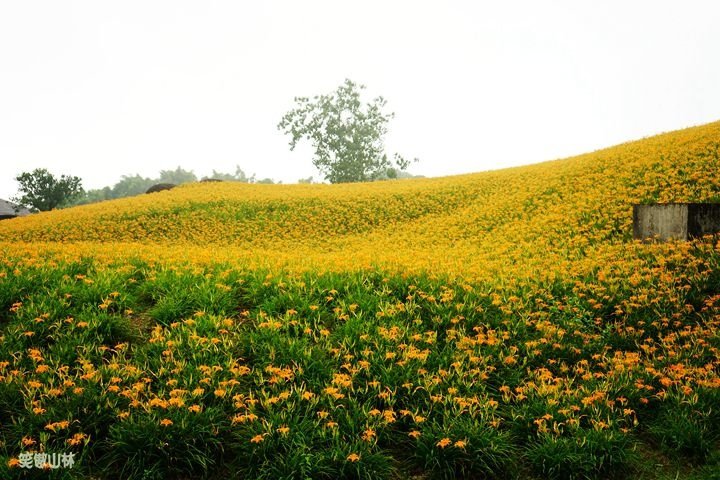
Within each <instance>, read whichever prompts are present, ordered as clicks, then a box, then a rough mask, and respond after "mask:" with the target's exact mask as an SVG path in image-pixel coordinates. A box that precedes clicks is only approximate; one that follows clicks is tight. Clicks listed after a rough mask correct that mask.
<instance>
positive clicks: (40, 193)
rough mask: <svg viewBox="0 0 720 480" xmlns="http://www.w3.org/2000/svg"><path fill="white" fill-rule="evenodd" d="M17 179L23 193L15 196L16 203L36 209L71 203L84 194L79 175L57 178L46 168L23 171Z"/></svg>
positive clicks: (40, 209) (46, 208)
mask: <svg viewBox="0 0 720 480" xmlns="http://www.w3.org/2000/svg"><path fill="white" fill-rule="evenodd" d="M15 180H17V182H18V183H19V184H20V186H19V187H18V190H19V192H20V193H21V195H19V196H17V197H15V198H13V201H15V203H18V204H20V205H23V206H25V207H28V208H30V209H31V210H35V211H38V210H39V211H41V212H43V211H47V210H52V209H53V208H57V207H61V206H64V205H67V204H69V203H71V202H72V201H73V200H74V199H76V198H77V197H79V196H81V195H82V194H83V188H82V181H81V179H80V178H79V177H74V176H71V175H61V176H60V178H56V177H55V176H54V175H53V174H52V173H50V172H49V171H48V170H46V169H44V168H36V169H35V170H33V171H32V172H23V173H21V174H20V175H18V176H17V177H15Z"/></svg>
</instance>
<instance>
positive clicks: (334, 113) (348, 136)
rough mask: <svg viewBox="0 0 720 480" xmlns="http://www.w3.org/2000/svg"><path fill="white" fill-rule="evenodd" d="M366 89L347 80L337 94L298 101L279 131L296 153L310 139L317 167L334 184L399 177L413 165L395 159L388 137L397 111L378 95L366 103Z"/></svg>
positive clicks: (396, 156)
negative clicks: (363, 93) (387, 148)
mask: <svg viewBox="0 0 720 480" xmlns="http://www.w3.org/2000/svg"><path fill="white" fill-rule="evenodd" d="M363 89H365V86H364V85H358V84H356V83H354V82H352V81H351V80H348V79H346V80H345V82H344V83H343V84H342V85H340V86H339V87H338V88H337V90H336V91H335V92H332V93H330V94H328V95H319V96H315V97H313V98H312V100H311V99H309V98H307V97H295V103H296V108H294V109H292V110H290V111H289V112H288V113H286V114H285V115H284V116H283V117H282V120H281V121H280V123H279V124H278V129H279V130H282V131H283V132H284V133H285V134H288V135H290V137H291V138H290V150H294V149H295V147H296V145H297V143H298V142H299V141H300V140H302V139H307V140H309V141H310V142H311V143H312V146H313V148H314V150H315V155H314V158H313V164H314V165H315V167H316V168H317V169H318V170H319V171H320V173H321V174H322V175H323V176H324V177H325V180H327V181H329V182H331V183H342V182H363V181H369V180H377V179H379V178H383V177H384V178H388V177H391V176H393V172H394V171H395V169H396V168H397V169H399V170H405V169H406V168H407V167H408V165H409V162H408V161H407V160H405V159H404V158H403V157H401V156H400V155H398V154H397V153H396V154H395V155H394V156H393V159H389V158H388V156H387V154H386V153H385V145H384V136H385V134H386V133H387V124H388V122H389V121H390V120H391V119H392V118H393V117H394V115H395V114H394V113H385V112H384V111H383V109H384V108H385V106H386V104H387V102H386V101H385V99H384V98H383V97H377V98H375V99H373V100H372V101H371V102H369V103H363V102H362V100H361V98H360V96H361V95H360V94H361V91H362V90H363Z"/></svg>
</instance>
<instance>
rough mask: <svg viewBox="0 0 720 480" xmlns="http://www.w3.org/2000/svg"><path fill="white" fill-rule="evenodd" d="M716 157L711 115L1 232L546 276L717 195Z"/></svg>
mask: <svg viewBox="0 0 720 480" xmlns="http://www.w3.org/2000/svg"><path fill="white" fill-rule="evenodd" d="M719 165H720V122H716V123H712V124H709V125H705V126H701V127H694V128H688V129H686V130H681V131H677V132H672V133H667V134H663V135H659V136H655V137H652V138H647V139H643V140H639V141H635V142H630V143H626V144H623V145H619V146H616V147H612V148H608V149H605V150H601V151H597V152H594V153H589V154H585V155H581V156H578V157H573V158H569V159H564V160H557V161H550V162H545V163H541V164H536V165H531V166H524V167H517V168H509V169H504V170H499V171H491V172H483V173H477V174H470V175H462V176H453V177H444V178H432V179H413V180H402V181H387V182H376V183H361V184H344V185H252V184H240V183H230V182H225V183H198V184H191V185H186V186H182V187H179V188H176V189H175V190H172V191H169V192H161V193H156V194H152V195H142V196H138V197H134V198H129V199H120V200H115V201H107V202H102V203H98V204H94V205H87V206H80V207H74V208H70V209H66V210H58V211H53V212H49V213H41V214H37V215H33V216H30V217H26V218H20V219H16V220H13V221H6V222H2V223H0V240H1V241H4V242H61V243H63V244H70V243H76V242H90V243H91V246H89V247H88V246H87V245H82V246H81V247H80V249H81V250H82V251H87V249H88V248H90V250H93V249H95V248H97V247H98V246H102V245H104V244H108V243H113V244H114V243H116V242H121V243H122V244H126V245H125V246H123V247H119V248H120V249H127V250H128V251H130V252H132V253H133V254H136V253H139V252H140V253H141V252H142V251H144V250H152V251H153V252H155V251H158V252H162V253H163V255H179V256H187V257H190V258H191V259H195V260H210V259H213V260H227V259H238V260H250V261H251V262H253V263H261V264H268V265H271V266H272V265H286V264H290V265H293V266H301V267H304V268H318V267H319V268H343V269H353V268H356V267H366V266H370V265H385V266H392V267H397V268H400V269H404V270H412V271H416V270H417V269H430V270H436V269H441V270H442V271H443V272H447V273H458V274H467V275H470V276H477V275H480V276H485V275H486V274H488V273H491V274H492V273H496V272H498V271H507V269H511V268H512V266H513V265H518V264H522V265H521V266H520V268H521V269H522V272H520V273H526V272H528V271H537V272H541V271H542V272H546V271H547V268H546V266H547V265H558V264H563V263H564V262H567V261H574V260H577V259H579V258H582V257H586V256H588V254H590V253H592V254H597V253H601V252H604V251H605V250H606V249H607V247H608V246H611V245H617V244H627V243H628V241H629V240H630V239H631V232H632V228H631V226H632V223H631V222H632V204H633V203H644V202H686V201H713V200H720V168H718V166H719ZM138 244H141V245H143V246H142V247H139V246H138ZM210 245H212V246H210ZM153 246H158V247H159V248H157V249H155V248H153ZM168 246H171V248H169V249H168ZM176 246H179V247H180V248H179V249H175V248H173V247H176ZM209 246H210V247H209ZM66 247H67V245H66V246H65V247H63V248H64V249H65V248H66ZM206 247H209V248H206ZM50 248H52V246H51V247H50ZM100 250H101V251H102V250H103V249H102V248H100ZM598 250H599V251H601V252H598ZM112 252H113V254H116V253H117V247H116V246H113V247H112ZM528 269H530V270H528Z"/></svg>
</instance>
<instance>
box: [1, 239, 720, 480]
mask: <svg viewBox="0 0 720 480" xmlns="http://www.w3.org/2000/svg"><path fill="white" fill-rule="evenodd" d="M703 255H707V256H706V258H705V260H704V261H703V262H700V263H697V262H696V263H683V262H678V263H677V264H675V265H670V266H667V265H665V266H664V268H669V269H670V272H671V273H672V274H673V277H672V278H673V280H672V281H670V282H669V283H666V282H665V281H664V280H662V279H661V278H657V279H655V280H644V282H645V283H641V284H636V285H629V284H627V283H623V282H619V280H620V279H618V278H606V279H598V278H593V277H588V278H585V279H583V281H582V282H575V281H573V282H567V283H564V282H562V281H556V282H554V283H549V284H526V285H518V286H514V287H512V288H505V289H502V288H499V287H497V286H492V285H484V284H475V285H468V284H465V283H463V282H461V281H449V280H447V279H442V278H433V277H430V276H421V277H414V278H404V277H402V276H392V277H386V276H385V274H384V273H383V272H381V271H367V272H360V273H353V274H351V273H347V274H325V275H313V274H303V275H299V274H298V275H289V274H281V273H277V272H259V271H243V270H240V269H236V268H231V267H229V266H225V265H215V266H208V267H194V266H182V265H170V266H160V265H150V264H147V263H143V262H140V261H132V262H129V263H126V264H118V265H100V264H98V263H97V262H95V261H93V260H91V259H86V260H82V261H74V262H69V263H63V262H58V263H51V262H50V263H47V264H39V263H32V262H26V263H24V262H23V259H21V258H7V257H6V258H5V259H4V261H3V262H2V263H0V455H2V457H3V459H2V463H1V464H0V477H2V478H13V477H14V476H15V477H17V478H48V474H47V473H45V472H43V471H41V470H39V469H33V470H29V471H23V470H21V469H19V468H17V467H11V466H10V464H11V463H12V459H14V458H17V456H18V455H19V454H20V453H21V452H32V451H37V450H39V449H42V450H44V451H72V452H74V453H75V454H76V457H75V458H76V461H77V463H76V465H75V467H74V469H73V470H64V471H63V470H61V469H58V470H56V471H55V472H53V473H52V476H55V477H56V478H62V477H63V476H65V477H66V478H74V477H83V478H98V477H99V478H133V479H135V478H157V479H161V478H185V477H192V478H195V477H208V478H220V477H229V478H259V479H263V478H266V479H271V478H272V479H275V478H365V479H376V478H391V479H392V478H408V477H409V476H412V475H416V476H418V478H447V479H451V478H452V479H454V478H556V479H594V478H609V477H615V478H656V477H657V478H663V475H665V474H666V473H667V471H668V470H665V471H662V472H655V471H653V470H652V469H650V468H649V467H648V462H654V463H653V465H654V464H657V458H663V459H671V460H670V461H671V462H674V463H672V465H678V467H677V468H678V469H681V471H682V472H683V475H685V476H687V477H688V478H713V476H712V475H713V472H716V471H717V469H720V463H718V462H719V461H720V455H719V454H718V451H719V450H718V440H719V438H720V413H719V412H720V408H718V407H719V406H720V384H718V382H717V378H718V348H720V338H719V337H718V335H717V331H718V327H719V326H720V324H719V322H718V318H720V300H719V299H720V297H719V296H718V294H719V293H720V286H719V285H717V284H716V283H714V282H715V280H714V278H715V277H714V276H713V275H714V274H713V273H712V272H713V271H716V270H717V269H718V268H719V267H720V265H718V263H719V262H718V260H719V259H720V255H719V254H718V253H717V251H715V250H712V249H710V250H707V249H706V250H704V251H703ZM646 262H647V267H648V268H656V267H657V266H658V259H657V258H653V257H652V256H648V258H647V259H646ZM582 285H584V286H582ZM640 291H641V292H644V293H643V294H644V295H650V297H651V298H646V299H644V300H642V301H641V300H639V299H638V298H637V295H636V294H637V293H638V292H640ZM598 292H600V293H598ZM653 295H654V296H653ZM600 299H602V306H601V307H600V308H598V307H597V303H596V302H597V301H598V300H600ZM631 304H635V305H636V308H635V309H634V310H632V309H630V308H629V305H631ZM621 310H622V312H621ZM62 422H67V424H62ZM8 462H10V463H8ZM23 473H25V474H27V475H23ZM714 478H717V476H716V477H714Z"/></svg>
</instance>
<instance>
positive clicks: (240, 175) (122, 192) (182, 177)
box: [72, 165, 280, 205]
mask: <svg viewBox="0 0 720 480" xmlns="http://www.w3.org/2000/svg"><path fill="white" fill-rule="evenodd" d="M209 179H214V180H222V181H225V182H241V183H269V184H273V183H276V182H275V181H274V180H273V179H271V178H263V179H259V180H258V179H257V178H256V177H255V175H254V174H253V175H252V176H249V177H248V176H247V175H246V174H245V172H244V171H243V170H242V169H241V168H240V166H239V165H238V166H236V167H235V173H223V172H218V171H217V170H215V169H213V171H212V174H211V175H209V176H207V177H203V178H202V179H198V177H197V175H195V173H194V172H193V171H192V170H185V169H183V168H181V167H177V168H176V169H175V170H160V175H159V176H158V177H156V178H150V177H143V176H141V175H138V174H135V175H123V176H122V177H120V181H119V182H117V183H116V184H115V185H113V186H112V187H104V188H97V189H92V190H88V191H86V192H84V195H82V196H80V197H77V198H76V199H75V200H74V201H73V202H72V205H83V204H86V203H95V202H101V201H103V200H112V199H115V198H124V197H132V196H134V195H140V194H141V193H145V192H147V190H148V189H149V188H150V187H152V186H153V185H157V184H159V183H171V184H173V185H182V184H183V183H191V182H197V181H199V180H209ZM277 183H280V182H277Z"/></svg>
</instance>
